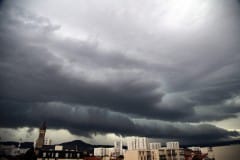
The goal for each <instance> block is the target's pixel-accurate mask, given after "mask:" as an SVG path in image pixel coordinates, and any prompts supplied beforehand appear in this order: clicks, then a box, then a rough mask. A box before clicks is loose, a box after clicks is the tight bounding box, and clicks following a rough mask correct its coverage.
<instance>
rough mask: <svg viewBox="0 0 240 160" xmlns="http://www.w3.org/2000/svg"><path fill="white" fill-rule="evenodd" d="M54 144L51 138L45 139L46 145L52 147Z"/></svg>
mask: <svg viewBox="0 0 240 160" xmlns="http://www.w3.org/2000/svg"><path fill="white" fill-rule="evenodd" d="M51 144H52V140H51V139H49V138H44V145H51Z"/></svg>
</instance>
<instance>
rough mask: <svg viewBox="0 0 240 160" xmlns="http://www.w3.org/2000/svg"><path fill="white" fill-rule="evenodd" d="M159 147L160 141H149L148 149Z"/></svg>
mask: <svg viewBox="0 0 240 160" xmlns="http://www.w3.org/2000/svg"><path fill="white" fill-rule="evenodd" d="M160 148H161V143H156V142H155V143H149V149H150V150H153V149H160Z"/></svg>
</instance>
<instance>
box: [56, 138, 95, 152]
mask: <svg viewBox="0 0 240 160" xmlns="http://www.w3.org/2000/svg"><path fill="white" fill-rule="evenodd" d="M59 145H62V146H63V148H67V149H73V150H75V149H78V150H82V151H93V148H94V145H91V144H88V143H85V142H83V141H81V140H75V141H71V142H64V143H61V144H59Z"/></svg>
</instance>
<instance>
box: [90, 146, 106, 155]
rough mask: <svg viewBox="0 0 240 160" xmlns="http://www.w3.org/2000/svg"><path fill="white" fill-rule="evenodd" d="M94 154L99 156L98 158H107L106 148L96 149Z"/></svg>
mask: <svg viewBox="0 0 240 160" xmlns="http://www.w3.org/2000/svg"><path fill="white" fill-rule="evenodd" d="M93 154H94V156H97V157H103V156H106V148H102V147H99V148H94V153H93Z"/></svg>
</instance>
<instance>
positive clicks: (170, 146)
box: [166, 142, 179, 149]
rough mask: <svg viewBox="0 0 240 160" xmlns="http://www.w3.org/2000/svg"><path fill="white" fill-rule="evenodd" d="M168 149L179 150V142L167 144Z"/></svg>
mask: <svg viewBox="0 0 240 160" xmlns="http://www.w3.org/2000/svg"><path fill="white" fill-rule="evenodd" d="M166 144H167V149H179V142H167V143H166Z"/></svg>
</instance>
